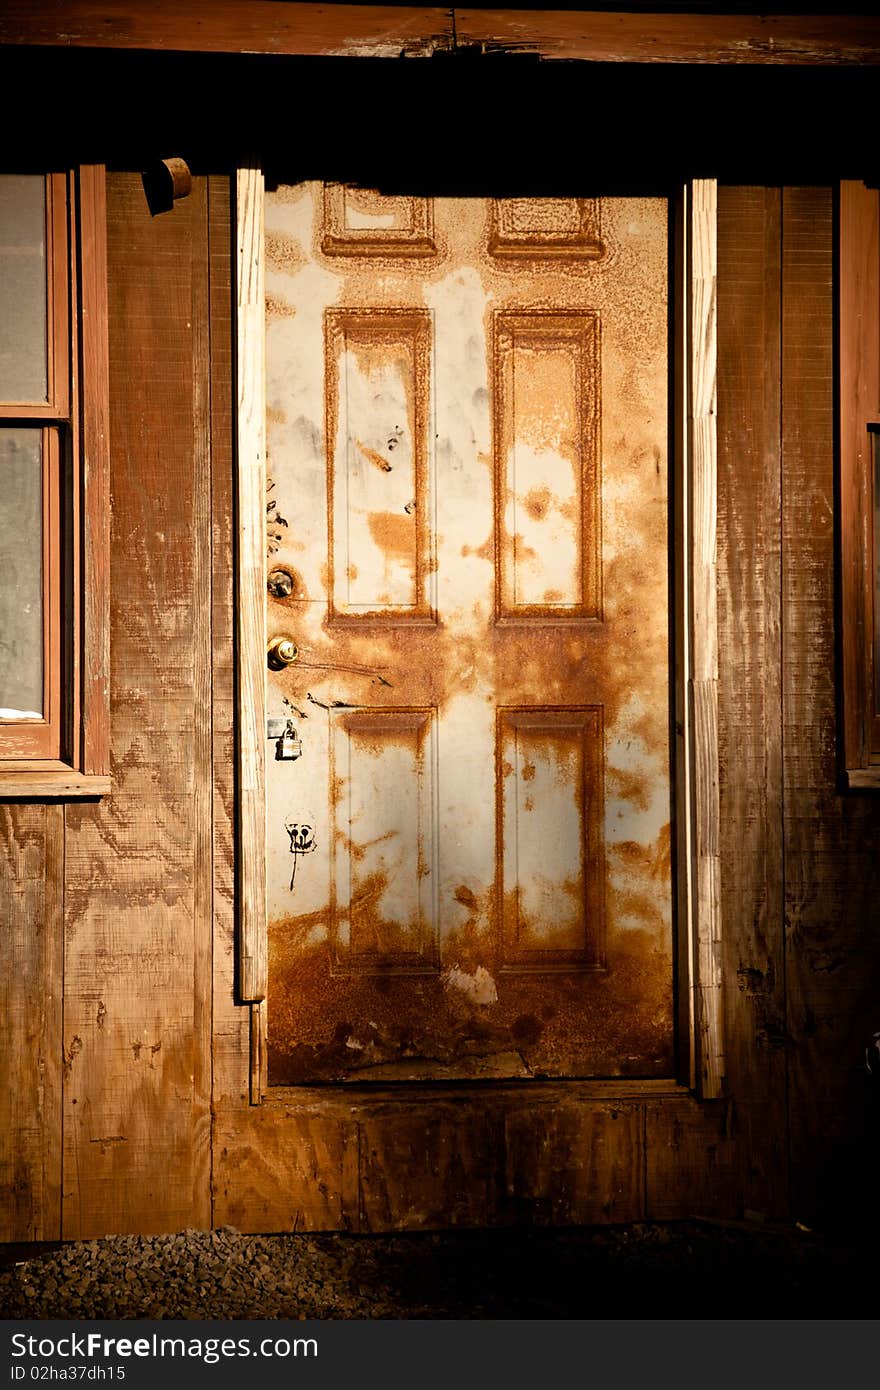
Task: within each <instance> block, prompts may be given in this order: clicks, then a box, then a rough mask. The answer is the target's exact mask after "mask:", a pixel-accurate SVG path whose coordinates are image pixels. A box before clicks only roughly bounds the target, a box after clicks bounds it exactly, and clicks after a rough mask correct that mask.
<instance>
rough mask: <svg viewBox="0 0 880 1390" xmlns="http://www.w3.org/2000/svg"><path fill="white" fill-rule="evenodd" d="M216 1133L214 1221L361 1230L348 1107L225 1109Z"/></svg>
mask: <svg viewBox="0 0 880 1390" xmlns="http://www.w3.org/2000/svg"><path fill="white" fill-rule="evenodd" d="M244 1012H249V1011H248V1010H245V1011H244ZM215 1133H216V1139H215V1144H216V1158H215V1192H214V1223H215V1225H217V1226H222V1225H232V1226H236V1227H237V1228H238V1229H239V1230H242V1231H295V1230H299V1231H321V1230H334V1231H345V1230H355V1229H358V1226H359V1222H358V1207H357V1192H358V1133H357V1126H356V1125H355V1124H354V1123H353V1122H352V1121H351V1120H350V1119H348V1118H346V1115H345V1108H344V1107H336V1108H335V1111H334V1108H332V1107H327V1106H325V1105H323V1104H321V1103H320V1102H319V1103H317V1104H309V1103H308V1102H305V1103H300V1102H297V1103H294V1104H290V1105H287V1106H278V1107H276V1106H260V1107H256V1106H252V1107H250V1108H248V1109H246V1110H244V1111H241V1110H238V1111H235V1110H221V1111H220V1112H219V1113H218V1115H217V1120H216V1126H215Z"/></svg>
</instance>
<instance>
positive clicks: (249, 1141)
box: [214, 1082, 737, 1232]
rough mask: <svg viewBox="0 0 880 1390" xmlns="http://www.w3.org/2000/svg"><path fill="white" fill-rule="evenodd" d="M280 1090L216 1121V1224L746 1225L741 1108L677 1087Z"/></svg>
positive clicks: (375, 1228)
mask: <svg viewBox="0 0 880 1390" xmlns="http://www.w3.org/2000/svg"><path fill="white" fill-rule="evenodd" d="M281 1089H282V1088H276V1089H275V1090H273V1092H272V1093H271V1097H270V1099H269V1100H267V1101H266V1102H265V1103H264V1104H263V1105H262V1106H248V1105H247V1102H246V1098H245V1099H244V1100H243V1101H242V1102H241V1103H240V1104H239V1105H238V1106H235V1105H233V1104H232V1103H227V1104H225V1105H224V1106H222V1107H221V1108H220V1109H219V1110H218V1112H217V1120H216V1148H215V1189H216V1195H215V1214H214V1220H215V1224H217V1225H221V1224H223V1223H224V1222H229V1223H230V1224H233V1225H235V1226H237V1227H238V1228H239V1229H240V1230H249V1231H260V1230H263V1231H265V1230H290V1229H293V1227H294V1226H295V1227H296V1229H297V1230H352V1231H361V1232H380V1231H394V1230H437V1229H442V1228H444V1227H455V1226H461V1227H470V1228H480V1227H486V1226H497V1225H539V1226H543V1225H559V1226H562V1225H572V1224H578V1223H584V1224H604V1223H607V1222H625V1221H636V1220H643V1219H651V1220H673V1219H681V1218H682V1217H685V1216H688V1215H712V1216H718V1215H720V1216H731V1215H736V1214H737V1210H736V1208H735V1205H734V1201H733V1200H732V1197H731V1194H732V1193H733V1192H734V1191H735V1182H734V1181H733V1180H734V1179H735V1177H736V1157H735V1151H736V1145H735V1138H734V1137H733V1135H732V1132H731V1127H730V1123H729V1121H730V1114H731V1108H730V1106H729V1105H728V1104H727V1103H726V1102H710V1103H708V1104H707V1103H705V1102H698V1101H696V1100H695V1099H694V1098H693V1097H692V1096H689V1095H688V1094H687V1092H686V1091H684V1090H683V1089H682V1088H676V1087H675V1086H668V1087H666V1088H665V1089H664V1088H663V1087H662V1086H659V1085H658V1086H656V1087H652V1086H651V1085H648V1086H645V1087H643V1088H642V1090H643V1093H642V1094H641V1096H640V1095H639V1083H635V1082H634V1083H629V1084H626V1083H624V1084H623V1085H622V1086H620V1085H618V1087H617V1089H618V1091H619V1092H620V1094H618V1095H616V1096H615V1094H614V1090H615V1087H614V1085H613V1084H612V1083H609V1084H607V1085H606V1086H605V1087H604V1088H603V1086H602V1085H601V1084H600V1085H599V1086H591V1085H590V1084H588V1083H583V1084H581V1083H572V1084H571V1085H562V1084H556V1083H547V1084H546V1085H545V1084H538V1085H527V1086H516V1085H515V1086H509V1087H500V1088H493V1089H491V1090H489V1089H485V1088H484V1089H482V1090H480V1091H474V1090H468V1089H467V1088H452V1089H450V1088H442V1089H438V1090H435V1091H431V1090H430V1089H426V1088H424V1087H419V1088H416V1089H415V1090H414V1091H413V1092H409V1091H408V1090H401V1089H398V1090H396V1091H391V1090H388V1089H387V1088H381V1087H377V1088H375V1089H374V1090H373V1091H369V1090H367V1089H366V1088H364V1087H358V1088H351V1089H348V1088H340V1087H336V1088H332V1087H331V1088H323V1089H322V1088H318V1087H311V1088H308V1087H303V1088H289V1092H288V1094H287V1095H286V1097H282V1095H281Z"/></svg>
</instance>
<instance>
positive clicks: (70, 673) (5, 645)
mask: <svg viewBox="0 0 880 1390" xmlns="http://www.w3.org/2000/svg"><path fill="white" fill-rule="evenodd" d="M104 218H105V214H104V180H103V170H102V169H100V168H98V167H97V166H85V167H83V168H81V169H79V170H77V171H69V172H65V173H49V174H45V173H0V794H2V795H4V796H24V797H34V796H76V795H96V794H100V793H101V792H103V791H106V790H108V789H109V781H108V778H107V718H106V705H107V659H106V658H107V594H106V582H105V577H106V572H107V536H108V526H107V522H108V508H107V501H108V499H107V459H106V445H107V438H106V436H107V430H106V415H107V405H106V401H107V386H106V381H107V350H106V333H107V320H106V253H105V249H104V248H105V220H104Z"/></svg>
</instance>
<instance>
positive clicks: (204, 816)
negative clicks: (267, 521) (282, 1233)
mask: <svg viewBox="0 0 880 1390" xmlns="http://www.w3.org/2000/svg"><path fill="white" fill-rule="evenodd" d="M188 196H189V197H190V198H191V200H192V208H191V216H192V218H193V220H194V221H195V223H196V225H197V227H198V228H199V229H200V231H201V237H202V238H203V239H195V240H194V247H193V252H194V254H193V256H192V316H191V321H192V330H193V349H192V397H193V405H192V416H193V476H194V478H195V483H196V485H195V487H194V489H193V518H192V537H193V550H192V563H193V577H192V623H193V696H194V702H195V711H196V717H195V723H194V727H193V743H192V760H193V784H192V786H193V795H192V841H193V846H192V847H193V980H192V991H193V996H192V997H193V1035H194V1036H193V1042H194V1046H193V1127H192V1178H193V1186H192V1218H191V1220H192V1224H193V1225H195V1226H199V1227H205V1228H207V1227H209V1226H210V1225H211V1213H212V1202H211V1143H212V1134H211V1028H212V1008H211V999H212V987H213V980H212V975H213V970H212V955H213V941H214V923H213V908H214V834H213V801H214V785H213V783H214V776H213V774H214V766H213V755H214V740H213V712H212V706H213V690H212V684H213V683H212V678H211V658H212V655H213V651H212V645H213V644H212V640H211V610H212V606H213V605H212V580H213V575H212V568H213V566H212V558H213V557H212V549H211V545H212V517H211V508H212V502H211V487H210V483H209V482H208V485H207V486H206V485H205V483H206V480H210V477H211V444H212V419H211V385H212V367H211V320H210V311H211V247H210V224H209V218H208V197H209V190H208V181H207V179H204V178H202V179H199V180H197V181H196V182H195V183H194V184H192V185H191V189H190V191H189V194H188Z"/></svg>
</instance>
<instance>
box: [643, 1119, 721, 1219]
mask: <svg viewBox="0 0 880 1390" xmlns="http://www.w3.org/2000/svg"><path fill="white" fill-rule="evenodd" d="M731 1117H732V1107H731V1105H730V1104H729V1102H727V1101H715V1102H705V1101H703V1102H701V1103H699V1104H698V1103H696V1102H695V1101H694V1099H693V1098H692V1097H690V1096H683V1097H680V1098H679V1099H673V1098H669V1099H665V1100H663V1101H662V1102H659V1101H658V1102H649V1103H648V1104H647V1105H646V1106H645V1219H646V1220H648V1221H682V1220H686V1219H687V1218H688V1217H694V1216H714V1217H725V1216H726V1217H731V1216H737V1215H738V1214H739V1208H738V1205H737V1194H738V1176H739V1164H738V1141H737V1138H736V1136H735V1135H734V1134H733V1132H732V1128H731V1123H730V1121H731Z"/></svg>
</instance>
